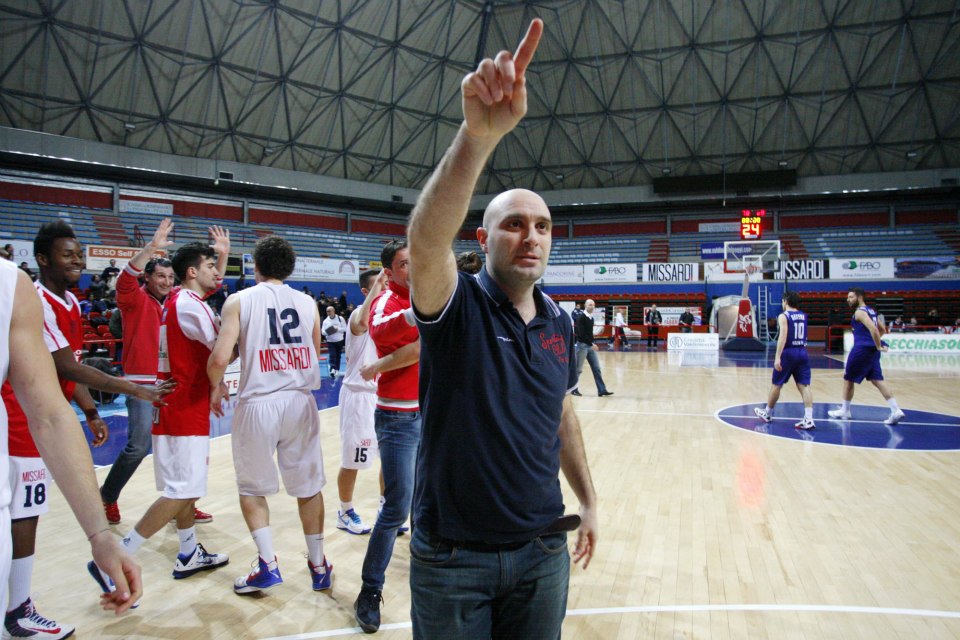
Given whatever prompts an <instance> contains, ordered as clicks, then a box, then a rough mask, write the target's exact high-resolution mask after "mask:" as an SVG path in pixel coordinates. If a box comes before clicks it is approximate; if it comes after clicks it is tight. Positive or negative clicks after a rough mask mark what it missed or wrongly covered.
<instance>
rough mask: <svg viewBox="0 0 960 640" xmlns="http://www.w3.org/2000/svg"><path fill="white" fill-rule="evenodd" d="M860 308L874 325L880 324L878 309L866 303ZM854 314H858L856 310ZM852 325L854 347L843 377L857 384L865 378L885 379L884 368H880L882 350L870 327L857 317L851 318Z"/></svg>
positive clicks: (848, 357)
mask: <svg viewBox="0 0 960 640" xmlns="http://www.w3.org/2000/svg"><path fill="white" fill-rule="evenodd" d="M860 309H862V310H863V311H865V312H866V313H867V315H868V316H870V319H871V320H872V321H873V324H874V325H877V326H879V325H878V323H877V312H876V311H874V310H873V309H871V308H870V307H868V306H866V305H864V306H862V307H860ZM858 311H859V309H858ZM854 315H856V312H854ZM850 326H851V327H852V328H853V349H851V350H850V355H849V356H847V364H846V367H844V370H843V379H844V380H849V381H850V382H856V383H857V384H860V383H861V382H863V381H864V380H883V370H882V369H881V368H880V351H879V350H877V346H876V345H875V344H874V343H873V336H871V335H870V329H868V328H867V327H866V326H865V325H864V324H863V323H862V322H860V321H859V320H857V319H856V318H855V317H854V318H851V320H850Z"/></svg>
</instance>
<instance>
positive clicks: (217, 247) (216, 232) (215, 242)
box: [207, 225, 230, 275]
mask: <svg viewBox="0 0 960 640" xmlns="http://www.w3.org/2000/svg"><path fill="white" fill-rule="evenodd" d="M207 232H208V233H209V234H210V246H212V247H213V250H214V251H216V252H217V255H218V256H222V255H224V254H228V253H230V230H229V229H224V228H223V227H220V226H217V225H214V226H212V227H207ZM221 275H222V274H221Z"/></svg>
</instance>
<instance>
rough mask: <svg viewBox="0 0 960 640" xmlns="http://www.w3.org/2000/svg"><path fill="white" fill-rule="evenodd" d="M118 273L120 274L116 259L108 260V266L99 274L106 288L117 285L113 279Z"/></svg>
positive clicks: (112, 287)
mask: <svg viewBox="0 0 960 640" xmlns="http://www.w3.org/2000/svg"><path fill="white" fill-rule="evenodd" d="M118 275H120V268H119V267H117V261H116V260H110V266H109V267H107V268H106V269H104V270H103V273H101V274H100V279H101V280H103V283H104V284H105V285H107V288H109V289H114V288H115V287H116V286H117V283H116V282H115V280H114V279H115V278H116V277H117V276H118Z"/></svg>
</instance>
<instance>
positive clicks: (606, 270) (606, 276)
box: [583, 263, 637, 282]
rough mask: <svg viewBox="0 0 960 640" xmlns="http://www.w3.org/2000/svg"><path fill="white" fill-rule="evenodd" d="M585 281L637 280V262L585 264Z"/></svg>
mask: <svg viewBox="0 0 960 640" xmlns="http://www.w3.org/2000/svg"><path fill="white" fill-rule="evenodd" d="M583 281H584V282H636V281H637V265H636V263H629V264H628V263H620V264H587V265H584V266H583Z"/></svg>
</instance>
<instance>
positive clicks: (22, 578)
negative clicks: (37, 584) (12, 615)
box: [7, 556, 33, 611]
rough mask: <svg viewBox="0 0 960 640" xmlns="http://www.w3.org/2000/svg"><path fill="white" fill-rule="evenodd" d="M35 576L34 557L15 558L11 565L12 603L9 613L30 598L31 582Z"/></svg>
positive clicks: (9, 604)
mask: <svg viewBox="0 0 960 640" xmlns="http://www.w3.org/2000/svg"><path fill="white" fill-rule="evenodd" d="M32 576H33V556H27V557H26V558H14V559H13V562H12V563H11V564H10V581H9V582H8V585H9V588H10V601H9V602H8V603H7V611H13V610H14V609H16V608H17V607H19V606H20V605H21V604H23V603H24V602H26V601H27V599H28V598H29V597H30V580H31V578H32Z"/></svg>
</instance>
